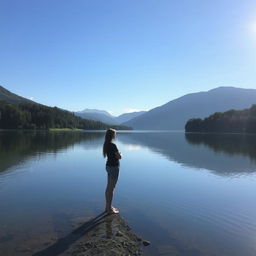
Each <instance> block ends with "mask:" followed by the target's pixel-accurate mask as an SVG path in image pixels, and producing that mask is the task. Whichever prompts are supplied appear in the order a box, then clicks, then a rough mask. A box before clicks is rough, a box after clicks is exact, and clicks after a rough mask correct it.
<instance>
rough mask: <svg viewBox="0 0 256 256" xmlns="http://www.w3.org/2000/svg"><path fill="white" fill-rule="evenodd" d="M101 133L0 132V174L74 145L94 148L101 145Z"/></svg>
mask: <svg viewBox="0 0 256 256" xmlns="http://www.w3.org/2000/svg"><path fill="white" fill-rule="evenodd" d="M102 136H103V133H88V132H87V133H85V132H45V131H42V132H38V131H34V132H33V131H27V132H26V131H4V132H3V131H2V132H0V172H3V171H6V170H7V169H9V168H11V167H12V166H16V165H20V164H21V163H23V162H25V161H26V160H29V159H30V158H32V157H35V156H37V157H40V156H42V155H44V154H46V153H57V152H59V151H61V150H64V149H67V148H69V147H70V146H73V145H74V144H76V143H81V142H83V143H84V145H85V147H87V148H88V147H90V145H91V147H96V146H97V145H96V144H95V141H97V140H98V141H99V144H100V143H101V138H102Z"/></svg>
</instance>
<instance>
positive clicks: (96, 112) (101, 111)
mask: <svg viewBox="0 0 256 256" xmlns="http://www.w3.org/2000/svg"><path fill="white" fill-rule="evenodd" d="M77 113H82V114H84V113H90V114H92V113H93V114H94V113H95V114H103V115H106V116H109V117H114V116H112V115H111V114H110V113H109V112H108V111H105V110H99V109H90V108H86V109H84V110H82V111H78V112H77Z"/></svg>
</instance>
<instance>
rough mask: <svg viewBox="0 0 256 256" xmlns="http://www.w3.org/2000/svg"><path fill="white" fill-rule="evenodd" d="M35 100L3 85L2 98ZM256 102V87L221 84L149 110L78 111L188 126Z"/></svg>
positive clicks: (146, 126) (140, 124)
mask: <svg viewBox="0 0 256 256" xmlns="http://www.w3.org/2000/svg"><path fill="white" fill-rule="evenodd" d="M1 100H2V101H7V102H9V103H13V104H18V103H34V104H37V103H35V102H33V101H31V100H28V99H26V98H23V97H21V96H18V95H16V94H14V93H12V92H10V91H8V90H6V89H5V88H4V87H2V86H0V101H1ZM253 104H256V89H242V88H235V87H218V88H215V89H212V90H209V91H206V92H198V93H191V94H187V95H184V96H182V97H180V98H177V99H174V100H172V101H169V102H168V103H166V104H164V105H162V106H159V107H156V108H153V109H151V110H149V111H147V112H146V111H141V112H133V113H125V114H122V115H120V116H118V117H115V116H113V115H111V114H110V113H108V112H107V111H104V110H97V109H85V110H83V111H79V112H75V115H77V116H80V117H82V118H84V119H90V120H95V121H101V122H103V123H106V124H110V125H117V124H121V125H125V126H129V127H132V128H133V129H139V130H184V127H185V124H186V122H187V121H188V120H189V119H191V118H205V117H207V116H209V115H211V114H213V113H215V112H225V111H228V110H231V109H235V110H241V109H245V108H249V107H251V105H253Z"/></svg>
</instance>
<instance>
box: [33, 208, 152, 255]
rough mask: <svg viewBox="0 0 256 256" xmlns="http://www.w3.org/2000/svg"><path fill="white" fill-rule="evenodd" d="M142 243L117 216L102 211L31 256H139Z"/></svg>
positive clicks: (144, 242) (143, 242)
mask: <svg viewBox="0 0 256 256" xmlns="http://www.w3.org/2000/svg"><path fill="white" fill-rule="evenodd" d="M149 244H150V242H148V241H143V240H142V239H141V238H140V237H138V236H137V235H136V234H135V233H134V232H133V231H132V230H131V228H130V227H129V225H128V224H127V222H126V221H125V220H124V219H123V218H122V217H121V216H120V214H111V215H109V214H107V213H106V212H103V213H101V214H99V215H98V216H96V217H94V218H92V219H90V220H88V221H86V222H84V223H81V225H80V226H79V227H77V228H76V229H75V230H73V231H72V232H71V233H70V234H68V235H67V236H65V237H62V238H60V239H58V240H57V241H56V242H55V243H54V244H52V245H50V246H49V247H48V248H45V249H43V250H42V251H39V252H37V253H34V254H33V255H32V256H46V255H56V254H58V255H60V256H120V255H122V256H141V255H142V246H143V245H144V246H147V245H149Z"/></svg>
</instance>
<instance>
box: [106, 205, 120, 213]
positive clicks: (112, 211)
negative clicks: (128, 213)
mask: <svg viewBox="0 0 256 256" xmlns="http://www.w3.org/2000/svg"><path fill="white" fill-rule="evenodd" d="M106 212H107V213H108V214H118V213H119V210H118V209H117V208H115V207H113V206H111V209H108V210H107V209H106Z"/></svg>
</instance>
